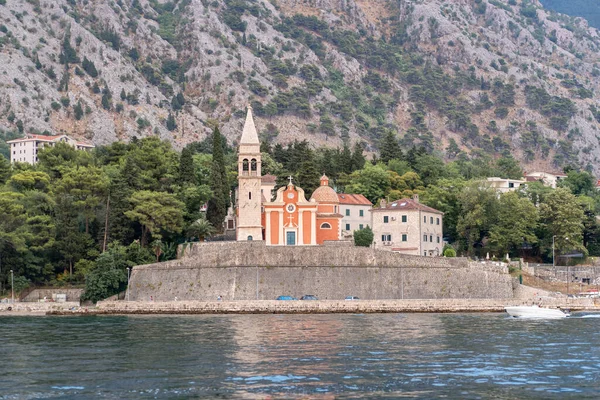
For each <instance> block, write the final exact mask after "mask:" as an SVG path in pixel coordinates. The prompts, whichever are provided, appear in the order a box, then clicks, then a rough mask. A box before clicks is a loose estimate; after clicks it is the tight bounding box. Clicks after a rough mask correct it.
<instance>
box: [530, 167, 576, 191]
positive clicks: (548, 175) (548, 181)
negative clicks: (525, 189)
mask: <svg viewBox="0 0 600 400" xmlns="http://www.w3.org/2000/svg"><path fill="white" fill-rule="evenodd" d="M566 177H567V175H566V174H562V173H559V172H545V171H534V172H527V173H525V180H526V181H527V182H536V181H541V182H542V183H543V184H544V185H545V186H550V187H551V188H553V189H556V187H557V184H558V181H560V180H561V179H565V178H566Z"/></svg>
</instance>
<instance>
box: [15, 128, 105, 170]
mask: <svg viewBox="0 0 600 400" xmlns="http://www.w3.org/2000/svg"><path fill="white" fill-rule="evenodd" d="M58 142H64V143H67V144H69V145H71V146H73V147H75V149H76V150H91V149H93V148H94V147H96V146H94V145H93V144H88V143H82V142H77V141H76V140H74V139H72V138H70V137H69V136H67V135H57V136H45V135H27V136H26V137H24V138H22V139H15V140H9V141H8V142H6V143H7V144H9V145H10V162H11V163H15V162H25V163H29V164H35V163H37V162H38V150H40V149H41V148H43V147H45V146H54V144H55V143H58Z"/></svg>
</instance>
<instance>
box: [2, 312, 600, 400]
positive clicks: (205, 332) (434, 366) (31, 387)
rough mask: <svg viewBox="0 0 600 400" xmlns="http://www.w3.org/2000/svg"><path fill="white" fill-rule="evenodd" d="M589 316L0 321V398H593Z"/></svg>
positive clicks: (593, 339)
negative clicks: (542, 318) (533, 318)
mask: <svg viewBox="0 0 600 400" xmlns="http://www.w3.org/2000/svg"><path fill="white" fill-rule="evenodd" d="M599 322H600V321H599V320H598V319H595V318H572V319H565V320H558V321H552V322H548V321H519V320H513V319H508V318H506V317H504V316H503V315H501V314H462V315H460V314H453V315H450V314H405V315H402V314H378V315H232V316H132V317H92V316H86V317H80V318H60V317H41V318H40V317H36V318H26V317H19V318H15V317H3V318H0V353H1V356H2V363H1V364H0V365H1V366H0V368H1V370H0V388H2V389H1V390H0V399H13V398H14V399H22V398H42V397H60V398H73V399H78V398H82V397H83V398H86V397H87V398H97V397H103V398H132V399H133V398H140V397H153V398H189V397H194V398H214V397H224V398H230V397H231V398H269V397H272V398H280V397H286V398H323V399H329V398H339V397H342V398H364V397H369V398H399V397H405V396H406V397H417V398H432V397H449V398H481V397H486V398H487V397H498V398H548V397H561V398H564V397H569V396H570V397H573V398H586V397H588V398H596V397H598V395H599V393H600V384H599V383H598V382H599V381H600V379H599V378H600V350H599V349H598V344H600V340H599V335H600V334H599V331H598V323H599Z"/></svg>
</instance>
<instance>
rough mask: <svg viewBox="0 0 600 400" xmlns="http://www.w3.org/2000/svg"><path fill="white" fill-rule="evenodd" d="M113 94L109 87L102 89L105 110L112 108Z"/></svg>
mask: <svg viewBox="0 0 600 400" xmlns="http://www.w3.org/2000/svg"><path fill="white" fill-rule="evenodd" d="M111 99H112V94H111V93H110V89H109V88H108V86H107V87H105V88H104V90H103V91H102V107H104V109H105V110H110V109H111V108H112V102H111Z"/></svg>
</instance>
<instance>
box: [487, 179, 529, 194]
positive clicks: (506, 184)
mask: <svg viewBox="0 0 600 400" xmlns="http://www.w3.org/2000/svg"><path fill="white" fill-rule="evenodd" d="M487 181H488V183H489V184H490V187H492V188H494V189H496V190H497V191H498V192H500V193H507V192H512V191H514V190H517V189H518V188H519V187H521V185H523V184H524V183H525V182H526V181H525V180H523V179H504V178H496V177H493V178H487Z"/></svg>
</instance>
